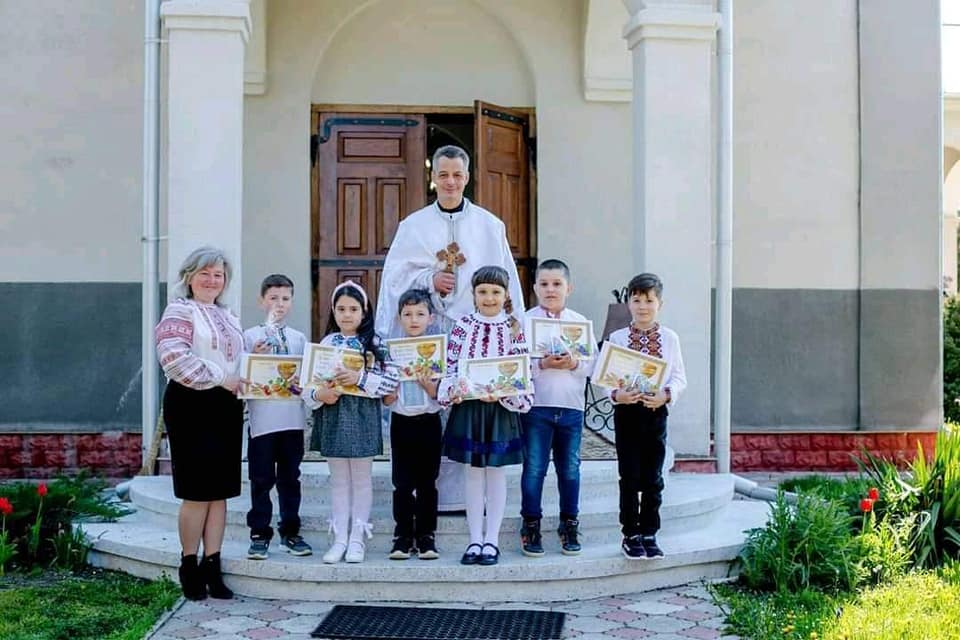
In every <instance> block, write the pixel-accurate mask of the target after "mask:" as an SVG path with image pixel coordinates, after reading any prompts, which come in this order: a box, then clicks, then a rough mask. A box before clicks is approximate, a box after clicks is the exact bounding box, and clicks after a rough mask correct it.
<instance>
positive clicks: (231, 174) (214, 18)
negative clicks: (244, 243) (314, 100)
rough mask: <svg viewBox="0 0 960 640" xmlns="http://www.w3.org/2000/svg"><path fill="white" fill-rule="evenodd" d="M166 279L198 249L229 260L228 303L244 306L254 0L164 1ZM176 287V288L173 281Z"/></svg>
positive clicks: (171, 278)
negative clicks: (246, 78)
mask: <svg viewBox="0 0 960 640" xmlns="http://www.w3.org/2000/svg"><path fill="white" fill-rule="evenodd" d="M160 15H161V17H162V19H163V26H164V32H165V34H166V39H167V41H168V45H167V49H168V63H167V69H168V72H167V86H168V89H167V149H168V150H167V180H168V182H167V229H168V231H167V235H168V237H169V241H168V251H167V282H169V283H171V284H172V283H175V282H176V281H177V270H178V269H179V267H180V263H181V262H182V261H183V259H184V258H185V257H186V256H187V254H189V253H190V251H192V250H193V249H195V248H196V247H198V246H201V245H204V244H211V245H215V246H218V247H220V248H222V249H224V250H225V251H226V252H227V255H228V256H229V258H230V259H231V260H232V263H233V268H234V275H233V281H232V282H231V283H230V287H229V290H228V293H227V296H226V302H227V304H228V305H229V306H230V307H231V308H232V309H234V310H235V311H237V312H239V310H240V299H241V297H240V294H241V287H240V284H241V278H240V264H241V255H240V246H241V221H242V217H241V212H242V201H243V197H242V196H243V67H244V65H243V59H244V48H245V46H246V42H247V39H248V37H249V34H250V8H249V0H167V1H166V2H164V3H163V4H162V5H161V7H160ZM171 293H172V287H171Z"/></svg>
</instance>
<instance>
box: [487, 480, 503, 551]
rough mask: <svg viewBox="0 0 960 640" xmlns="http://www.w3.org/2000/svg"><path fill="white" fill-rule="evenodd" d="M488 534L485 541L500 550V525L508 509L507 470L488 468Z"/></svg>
mask: <svg viewBox="0 0 960 640" xmlns="http://www.w3.org/2000/svg"><path fill="white" fill-rule="evenodd" d="M484 472H485V475H486V477H487V533H486V535H485V536H484V538H483V541H484V542H485V543H488V544H492V545H494V546H495V547H497V548H498V549H499V548H500V525H501V524H503V512H504V511H505V510H506V508H507V469H506V467H487V468H486V469H484Z"/></svg>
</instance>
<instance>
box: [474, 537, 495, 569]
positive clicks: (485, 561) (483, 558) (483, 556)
mask: <svg viewBox="0 0 960 640" xmlns="http://www.w3.org/2000/svg"><path fill="white" fill-rule="evenodd" d="M487 549H493V553H489V552H487ZM499 561H500V549H498V548H497V545H495V544H490V543H489V542H485V543H484V544H483V549H481V553H480V562H478V563H477V564H480V565H483V566H484V567H489V566H491V565H495V564H497V563H498V562H499Z"/></svg>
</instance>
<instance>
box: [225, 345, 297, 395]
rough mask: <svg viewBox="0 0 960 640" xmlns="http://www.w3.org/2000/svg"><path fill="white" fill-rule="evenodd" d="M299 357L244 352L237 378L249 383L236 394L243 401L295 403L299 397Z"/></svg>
mask: <svg viewBox="0 0 960 640" xmlns="http://www.w3.org/2000/svg"><path fill="white" fill-rule="evenodd" d="M302 360H303V358H302V357H301V356H276V355H267V354H262V353H245V354H243V359H242V360H241V361H240V377H241V378H245V379H247V380H249V381H250V384H248V385H245V386H246V390H245V391H244V392H243V393H242V394H240V397H241V398H243V399H245V400H297V399H299V397H300V389H301V386H300V383H299V379H300V363H301V362H302Z"/></svg>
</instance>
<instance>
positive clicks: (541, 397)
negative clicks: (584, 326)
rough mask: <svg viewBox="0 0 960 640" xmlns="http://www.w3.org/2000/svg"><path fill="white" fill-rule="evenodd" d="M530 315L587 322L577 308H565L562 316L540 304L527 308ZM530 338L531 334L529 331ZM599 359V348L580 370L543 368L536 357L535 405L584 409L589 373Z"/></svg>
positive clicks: (534, 370) (534, 375) (534, 371)
mask: <svg viewBox="0 0 960 640" xmlns="http://www.w3.org/2000/svg"><path fill="white" fill-rule="evenodd" d="M526 315H527V318H528V319H529V318H556V319H558V320H576V321H578V322H586V321H587V319H586V318H584V317H583V316H582V315H580V314H579V313H577V312H576V311H574V310H573V309H563V310H562V311H560V314H559V315H551V314H549V313H548V312H547V310H546V309H544V308H543V307H541V306H539V305H537V306H536V307H534V308H532V309H530V310H529V311H527V314H526ZM527 337H529V334H528V336H527ZM594 347H596V345H594ZM595 359H596V351H594V355H593V356H591V357H590V358H581V359H580V361H579V362H578V363H577V368H576V369H541V368H540V358H536V359H534V360H533V379H534V381H535V383H536V394H534V397H533V406H535V407H561V408H564V409H575V410H577V411H583V405H584V392H585V389H586V383H587V376H588V375H590V372H591V371H593V363H594V360H595Z"/></svg>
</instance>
